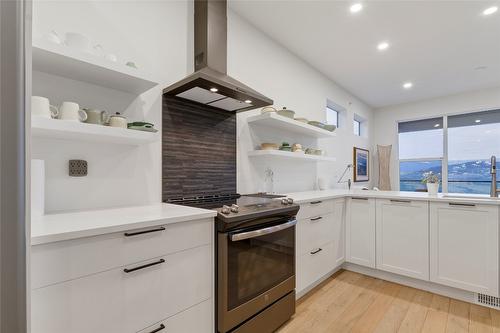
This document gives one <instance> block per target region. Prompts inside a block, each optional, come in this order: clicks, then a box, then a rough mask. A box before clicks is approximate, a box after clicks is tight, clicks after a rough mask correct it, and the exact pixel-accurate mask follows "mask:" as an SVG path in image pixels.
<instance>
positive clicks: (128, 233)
mask: <svg viewBox="0 0 500 333" xmlns="http://www.w3.org/2000/svg"><path fill="white" fill-rule="evenodd" d="M164 230H165V228H164V227H160V228H156V229H149V230H143V231H136V232H126V233H124V235H125V237H131V236H137V235H143V234H149V233H150V232H157V231H164Z"/></svg>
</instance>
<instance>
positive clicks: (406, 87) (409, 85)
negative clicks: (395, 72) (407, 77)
mask: <svg viewBox="0 0 500 333" xmlns="http://www.w3.org/2000/svg"><path fill="white" fill-rule="evenodd" d="M411 87H413V83H411V82H405V83H403V88H405V89H410V88H411Z"/></svg>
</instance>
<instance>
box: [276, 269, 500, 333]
mask: <svg viewBox="0 0 500 333" xmlns="http://www.w3.org/2000/svg"><path fill="white" fill-rule="evenodd" d="M278 332H279V333H295V332H300V333H303V332H308V333H321V332H342V333H344V332H377V333H391V332H405V333H406V332H457V333H458V332H478V333H479V332H481V333H482V332H485V333H486V332H487V333H500V311H497V310H493V309H489V308H486V307H482V306H479V305H474V304H469V303H466V302H462V301H458V300H454V299H450V298H448V297H444V296H440V295H436V294H432V293H429V292H426V291H422V290H418V289H414V288H410V287H405V286H402V285H399V284H395V283H392V282H387V281H383V280H379V279H376V278H372V277H369V276H365V275H361V274H358V273H354V272H349V271H341V272H339V273H337V274H336V275H335V276H333V277H331V278H329V279H328V280H326V281H325V282H323V283H322V284H321V285H320V286H318V287H317V288H315V289H314V290H313V291H312V292H310V293H309V294H308V295H306V296H305V297H303V298H302V299H300V300H299V301H298V304H297V312H296V314H295V316H294V317H293V318H292V319H291V320H290V321H289V322H287V323H286V324H285V325H284V326H283V327H281V328H280V330H279V331H278Z"/></svg>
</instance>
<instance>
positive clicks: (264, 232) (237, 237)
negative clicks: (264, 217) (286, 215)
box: [231, 220, 297, 242]
mask: <svg viewBox="0 0 500 333" xmlns="http://www.w3.org/2000/svg"><path fill="white" fill-rule="evenodd" d="M296 224H297V220H290V221H288V222H285V223H283V224H278V225H273V226H272V227H268V228H263V229H259V230H253V231H246V232H240V233H237V234H232V235H231V240H232V241H233V242H235V241H240V240H243V239H249V238H255V237H260V236H264V235H268V234H272V233H275V232H278V231H281V230H285V229H288V228H290V227H293V226H294V225H296Z"/></svg>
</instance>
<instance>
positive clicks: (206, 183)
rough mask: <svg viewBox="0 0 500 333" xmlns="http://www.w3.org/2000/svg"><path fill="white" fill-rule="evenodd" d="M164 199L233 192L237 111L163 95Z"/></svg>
mask: <svg viewBox="0 0 500 333" xmlns="http://www.w3.org/2000/svg"><path fill="white" fill-rule="evenodd" d="M162 129H163V131H162V163H163V165H162V174H163V177H162V178H163V179H162V197H163V201H166V200H169V199H174V198H181V197H193V196H200V195H214V194H227V193H236V114H235V113H232V112H225V111H221V110H219V109H216V108H213V107H210V106H204V105H200V104H197V103H193V102H190V101H187V100H184V99H181V98H176V97H172V96H166V95H164V96H163V115H162Z"/></svg>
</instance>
